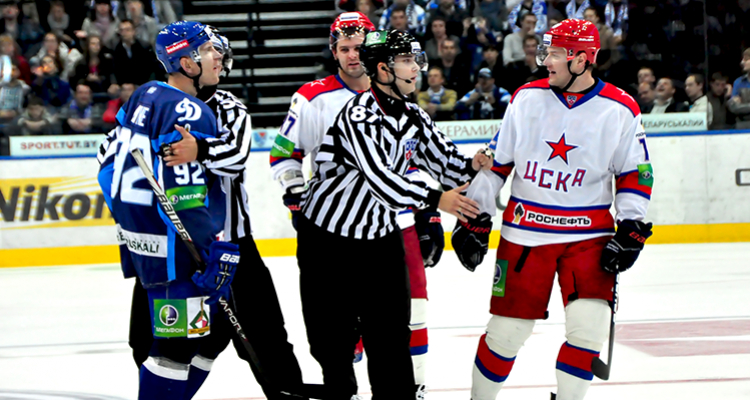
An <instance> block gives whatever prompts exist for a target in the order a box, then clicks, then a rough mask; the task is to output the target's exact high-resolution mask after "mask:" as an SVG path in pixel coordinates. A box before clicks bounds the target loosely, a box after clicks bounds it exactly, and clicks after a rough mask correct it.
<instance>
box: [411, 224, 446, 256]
mask: <svg viewBox="0 0 750 400" xmlns="http://www.w3.org/2000/svg"><path fill="white" fill-rule="evenodd" d="M414 225H415V228H416V229H417V236H418V237H419V249H420V250H421V252H422V261H424V266H425V267H434V266H435V265H437V263H438V261H440V257H441V256H442V255H443V248H444V247H445V234H444V232H443V225H442V224H441V223H440V213H439V212H437V211H433V210H422V211H418V212H417V213H416V214H415V215H414Z"/></svg>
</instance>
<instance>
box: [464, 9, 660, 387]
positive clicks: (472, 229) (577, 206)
mask: <svg viewBox="0 0 750 400" xmlns="http://www.w3.org/2000/svg"><path fill="white" fill-rule="evenodd" d="M598 51H599V33H598V32H597V30H596V27H595V26H594V25H593V24H591V23H590V22H587V21H581V20H574V19H569V20H565V21H563V22H561V23H559V24H557V25H555V26H554V27H552V28H551V29H550V31H549V32H547V34H545V35H544V40H543V45H542V46H540V57H539V59H540V62H542V63H543V64H544V65H545V66H546V67H547V68H548V70H549V72H550V77H549V79H544V80H539V81H535V82H532V83H529V84H526V85H524V86H522V87H521V88H519V89H518V91H516V93H515V95H514V97H513V99H512V100H511V104H510V106H509V107H508V110H507V112H506V114H505V118H504V119H503V125H502V127H501V129H500V131H499V132H498V133H497V134H496V136H495V137H494V139H493V140H492V142H491V143H490V150H492V151H493V152H494V157H495V160H494V165H493V168H492V170H491V171H483V172H480V173H479V174H478V175H477V177H476V178H475V179H474V181H473V182H472V184H471V186H470V188H469V190H468V193H467V196H468V197H470V198H472V199H474V200H476V201H477V202H478V203H479V204H480V208H481V211H482V212H484V213H486V214H483V215H480V216H479V217H478V218H477V219H472V220H469V221H468V222H467V223H460V222H459V224H457V226H456V229H455V230H454V234H453V238H452V241H453V245H454V247H455V248H456V253H457V255H458V256H459V259H460V260H461V262H462V263H463V264H464V266H465V267H467V268H468V269H470V270H472V271H473V269H474V268H476V266H477V265H478V264H479V263H480V262H481V260H482V258H483V256H484V254H485V253H486V251H487V242H488V240H489V231H490V228H491V222H490V220H489V215H488V214H494V210H495V196H496V195H497V193H498V192H499V190H500V189H501V188H502V186H503V185H504V184H505V181H506V178H507V177H508V176H510V174H511V173H512V174H513V182H512V188H511V198H510V201H509V204H508V207H507V209H506V210H505V213H504V215H503V228H502V238H501V240H500V244H499V246H498V250H497V261H496V266H495V268H496V269H495V279H494V284H493V289H492V300H491V309H490V312H491V313H492V318H491V319H490V322H489V324H488V326H487V333H486V334H485V335H483V336H482V337H481V339H480V341H479V348H478V350H477V356H476V359H475V364H474V368H473V385H472V391H471V395H472V399H473V400H493V399H495V398H496V397H497V395H498V393H499V392H500V389H501V388H502V386H503V383H504V382H505V380H506V379H507V377H508V374H509V373H510V371H511V368H512V367H513V363H514V361H515V358H516V355H517V354H518V352H519V350H520V349H521V347H522V346H523V344H524V342H525V341H526V339H528V337H529V336H530V335H531V333H532V329H533V327H534V321H535V320H536V319H543V318H546V316H547V305H548V303H549V298H550V295H551V292H552V285H553V281H554V278H555V274H557V277H558V282H559V283H560V287H561V291H562V299H563V303H564V305H565V314H566V323H565V328H566V338H567V341H566V342H565V343H564V344H563V345H562V347H561V348H560V352H559V354H558V357H557V365H556V368H557V369H556V375H557V399H560V400H576V399H583V398H584V396H585V394H586V391H587V390H588V388H589V386H590V384H591V380H592V379H593V373H592V368H591V363H592V359H594V358H596V357H598V356H599V352H600V351H601V349H602V347H603V344H604V341H605V340H606V339H607V333H608V325H609V320H610V315H611V314H610V312H611V310H610V306H609V304H611V302H612V301H613V286H614V284H615V279H616V274H618V273H619V272H622V271H625V270H627V269H628V268H630V267H631V266H632V265H633V263H634V262H635V260H636V258H637V257H638V254H639V253H640V251H641V250H642V249H643V244H644V242H645V240H646V239H647V238H648V237H649V236H650V235H651V224H650V223H645V222H644V218H645V216H646V210H647V207H648V203H649V200H650V197H651V187H652V183H653V175H652V169H651V164H650V160H649V153H648V148H647V146H646V135H645V133H644V131H643V125H642V124H641V115H640V111H639V108H638V106H637V104H636V103H635V101H634V100H633V99H632V98H631V97H630V96H629V95H627V94H625V92H623V91H622V90H620V89H618V88H617V87H614V86H612V85H609V84H607V83H604V82H602V81H600V80H598V79H595V78H593V77H592V75H591V70H592V64H594V63H595V60H596V55H597V53H598ZM613 179H615V186H616V193H615V194H614V196H613V193H612V180H613ZM613 200H614V205H615V209H616V213H617V215H616V221H617V226H618V229H617V232H616V233H615V229H614V228H615V219H613V217H612V215H611V213H610V211H609V210H610V207H611V204H612V201H613ZM613 234H614V236H612V235H613ZM554 397H555V395H554V394H553V398H554Z"/></svg>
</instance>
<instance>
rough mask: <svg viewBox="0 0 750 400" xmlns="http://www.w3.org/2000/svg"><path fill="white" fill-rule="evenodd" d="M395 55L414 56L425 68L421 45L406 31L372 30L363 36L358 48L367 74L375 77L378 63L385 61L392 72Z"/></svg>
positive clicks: (422, 67) (425, 62) (425, 61)
mask: <svg viewBox="0 0 750 400" xmlns="http://www.w3.org/2000/svg"><path fill="white" fill-rule="evenodd" d="M396 56H414V57H415V59H414V61H416V63H417V65H419V68H420V69H421V70H423V71H424V70H426V69H427V57H426V56H425V53H424V51H422V45H421V44H419V41H417V39H416V38H415V37H414V36H412V35H411V34H410V33H408V32H401V31H398V30H395V29H391V30H388V31H372V32H370V33H368V34H367V36H366V37H365V42H364V43H363V44H362V47H361V48H360V50H359V58H360V60H362V64H363V65H364V67H365V71H366V72H367V76H369V77H375V76H376V75H377V73H378V71H377V69H378V63H381V62H382V63H385V64H386V65H387V66H388V68H390V71H388V72H390V73H393V67H394V65H395V59H396Z"/></svg>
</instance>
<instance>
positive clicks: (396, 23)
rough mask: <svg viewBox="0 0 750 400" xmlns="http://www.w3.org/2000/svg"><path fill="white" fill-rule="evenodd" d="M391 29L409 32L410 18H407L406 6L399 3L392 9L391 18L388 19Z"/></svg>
mask: <svg viewBox="0 0 750 400" xmlns="http://www.w3.org/2000/svg"><path fill="white" fill-rule="evenodd" d="M388 24H389V25H390V29H395V30H397V31H401V32H409V20H407V19H406V7H405V6H402V5H397V6H396V7H394V8H393V10H391V19H390V20H389V21H388ZM409 33H411V32H409Z"/></svg>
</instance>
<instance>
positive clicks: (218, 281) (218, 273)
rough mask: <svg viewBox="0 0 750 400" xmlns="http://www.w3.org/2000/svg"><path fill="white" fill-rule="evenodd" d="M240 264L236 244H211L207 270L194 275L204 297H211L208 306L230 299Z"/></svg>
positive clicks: (238, 250)
mask: <svg viewBox="0 0 750 400" xmlns="http://www.w3.org/2000/svg"><path fill="white" fill-rule="evenodd" d="M239 262H240V248H239V247H238V246H237V245H236V244H233V243H229V242H213V243H211V246H210V247H209V248H208V256H207V257H206V270H205V271H203V272H196V273H195V274H193V282H195V285H196V286H198V287H199V288H200V289H201V291H202V292H203V294H204V295H206V296H209V298H208V301H207V303H208V304H214V303H216V302H217V301H218V300H219V298H220V297H224V298H227V297H229V285H230V284H231V283H232V279H233V278H234V273H235V272H236V271H237V264H239Z"/></svg>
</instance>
